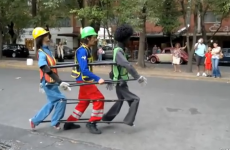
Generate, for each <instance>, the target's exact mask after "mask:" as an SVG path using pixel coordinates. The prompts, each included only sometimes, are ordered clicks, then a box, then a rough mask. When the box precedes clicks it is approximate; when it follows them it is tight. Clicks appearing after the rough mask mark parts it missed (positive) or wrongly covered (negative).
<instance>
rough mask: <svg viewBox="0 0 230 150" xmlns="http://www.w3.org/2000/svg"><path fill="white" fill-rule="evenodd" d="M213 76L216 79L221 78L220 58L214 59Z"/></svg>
mask: <svg viewBox="0 0 230 150" xmlns="http://www.w3.org/2000/svg"><path fill="white" fill-rule="evenodd" d="M212 75H213V76H214V77H221V74H220V69H219V59H218V58H212Z"/></svg>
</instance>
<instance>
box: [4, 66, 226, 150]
mask: <svg viewBox="0 0 230 150" xmlns="http://www.w3.org/2000/svg"><path fill="white" fill-rule="evenodd" d="M38 75H39V74H38V71H32V70H31V71H29V70H27V71H26V70H14V69H2V68H1V69H0V98H1V105H0V114H1V117H0V121H1V124H2V125H3V126H0V142H1V140H14V141H16V140H17V137H18V138H20V140H19V139H18V140H19V141H21V142H22V143H23V142H24V143H30V144H31V147H32V146H34V149H35V148H36V147H38V148H37V149H39V148H41V146H40V145H41V144H42V143H44V145H43V146H44V147H45V146H47V145H49V146H48V148H50V149H49V150H51V149H52V145H51V143H52V142H53V143H55V144H54V145H53V149H61V146H60V145H58V144H57V143H58V142H60V140H57V139H56V140H55V139H53V137H52V135H53V136H55V137H60V139H63V141H65V142H64V145H66V146H69V148H68V149H69V150H112V149H118V150H160V149H163V150H220V149H229V148H230V142H229V140H230V121H229V120H230V116H229V114H230V109H229V106H230V101H229V88H230V85H229V84H227V83H218V82H205V81H190V80H176V79H161V78H148V85H147V86H146V87H144V88H143V87H140V86H139V85H138V83H136V82H130V84H129V85H130V90H132V91H133V92H134V93H136V94H137V95H139V96H140V97H141V104H140V108H139V111H138V114H137V118H136V122H135V127H129V126H126V125H122V124H111V125H107V124H99V125H98V126H99V128H100V129H101V130H102V131H103V134H101V135H92V134H90V133H89V132H88V130H87V129H86V128H85V125H84V124H82V128H80V129H77V130H73V131H60V132H57V131H54V130H53V129H52V128H51V127H50V126H49V124H41V125H40V126H38V127H37V133H38V136H39V137H36V136H34V135H35V133H31V132H29V131H28V129H29V123H28V119H29V118H30V117H32V116H33V115H34V114H35V113H36V112H37V111H38V110H39V109H40V108H41V107H42V106H43V105H44V103H45V102H46V99H45V95H44V94H41V93H39V92H38V82H39V76H38ZM60 76H61V78H62V79H65V80H72V79H71V77H70V73H61V74H60ZM102 77H104V78H106V76H102ZM107 79H108V78H107ZM99 88H100V89H101V91H102V93H103V94H104V95H105V97H106V98H108V99H115V98H116V95H115V91H107V90H106V89H105V86H104V85H102V86H99ZM77 95H78V88H77V87H76V88H73V89H72V92H68V93H66V96H67V97H68V98H77ZM110 106H111V103H106V105H105V110H108V108H109V107H110ZM73 108H74V105H69V106H68V107H67V111H66V115H65V118H67V117H68V116H69V114H70V113H71V112H72V110H73ZM127 109H128V105H127V104H125V105H124V106H123V108H122V111H121V112H120V114H119V116H118V117H117V118H116V119H115V120H116V121H119V120H123V118H124V116H125V115H126V112H127ZM90 113H91V111H90V109H88V110H87V111H86V112H85V114H84V116H83V118H86V117H89V115H90ZM48 119H49V118H48ZM7 126H9V127H13V128H12V129H11V128H9V127H7ZM5 128H7V129H5ZM3 131H4V132H3ZM7 133H8V134H7ZM13 133H14V134H15V136H16V135H17V137H16V138H15V137H13ZM16 133H18V134H16ZM44 133H45V134H48V137H49V138H48V137H47V136H45V135H44ZM4 135H5V136H4ZM6 135H7V136H6ZM10 135H12V136H10ZM20 135H21V136H20ZM43 136H44V138H43ZM28 137H30V138H28ZM4 138H5V139H4ZM65 138H67V139H65ZM52 140H53V141H52ZM72 140H75V141H77V142H78V143H79V144H78V143H77V144H75V145H74V146H73V143H74V142H72V143H71V142H69V141H72ZM41 142H42V143H41ZM19 145H20V144H19ZM27 146H28V145H27ZM39 146H40V147H39ZM71 146H72V147H71ZM92 146H93V147H92ZM48 148H47V150H48ZM62 148H63V147H62ZM93 148H94V149H93ZM41 149H42V148H41ZM66 149H67V148H66ZM23 150H25V148H24V149H23ZM39 150H40V149H39ZM44 150H46V149H44Z"/></svg>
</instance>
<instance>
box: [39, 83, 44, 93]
mask: <svg viewBox="0 0 230 150" xmlns="http://www.w3.org/2000/svg"><path fill="white" fill-rule="evenodd" d="M39 92H40V93H42V94H43V93H45V91H44V89H43V86H42V83H40V84H39Z"/></svg>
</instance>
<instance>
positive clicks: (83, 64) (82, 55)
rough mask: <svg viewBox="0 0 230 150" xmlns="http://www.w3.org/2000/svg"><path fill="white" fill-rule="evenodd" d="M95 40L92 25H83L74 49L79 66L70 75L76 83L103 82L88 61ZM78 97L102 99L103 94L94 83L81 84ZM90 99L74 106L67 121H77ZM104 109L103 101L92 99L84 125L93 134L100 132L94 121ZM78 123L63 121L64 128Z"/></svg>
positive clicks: (74, 127) (90, 60) (98, 119)
mask: <svg viewBox="0 0 230 150" xmlns="http://www.w3.org/2000/svg"><path fill="white" fill-rule="evenodd" d="M96 42H97V33H96V32H95V30H94V28H92V27H85V28H84V29H83V30H82V32H81V43H82V45H81V46H80V47H79V48H78V49H77V50H76V53H75V63H78V64H79V66H78V67H75V68H73V70H72V77H74V78H76V81H77V83H82V82H93V81H94V82H95V81H96V82H98V83H99V84H102V83H104V80H103V79H102V78H100V77H98V76H96V75H95V74H93V73H92V67H91V66H88V63H91V62H92V56H91V50H90V47H92V46H94V45H95V44H96ZM78 99H84V100H98V99H101V100H103V99H104V96H103V95H102V94H101V92H100V91H99V90H98V88H97V86H96V85H92V84H91V85H83V86H80V89H79V96H78ZM89 103H90V101H81V100H80V102H79V103H78V104H77V106H76V107H75V109H74V111H73V113H72V114H71V115H70V116H69V118H68V119H67V121H77V120H79V119H80V117H81V116H82V114H83V113H84V111H85V110H86V108H87V107H88V106H89ZM103 110H104V101H93V111H92V114H91V118H90V119H89V122H88V123H87V124H86V127H87V128H88V129H89V131H90V132H91V133H93V134H101V131H100V130H98V129H97V126H96V122H97V121H100V120H101V119H102V115H103ZM79 127H80V125H77V124H74V123H65V125H64V130H69V129H76V128H79Z"/></svg>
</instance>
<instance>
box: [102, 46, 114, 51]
mask: <svg viewBox="0 0 230 150" xmlns="http://www.w3.org/2000/svg"><path fill="white" fill-rule="evenodd" d="M102 49H103V50H104V51H108V50H112V47H109V46H104V47H102Z"/></svg>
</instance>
